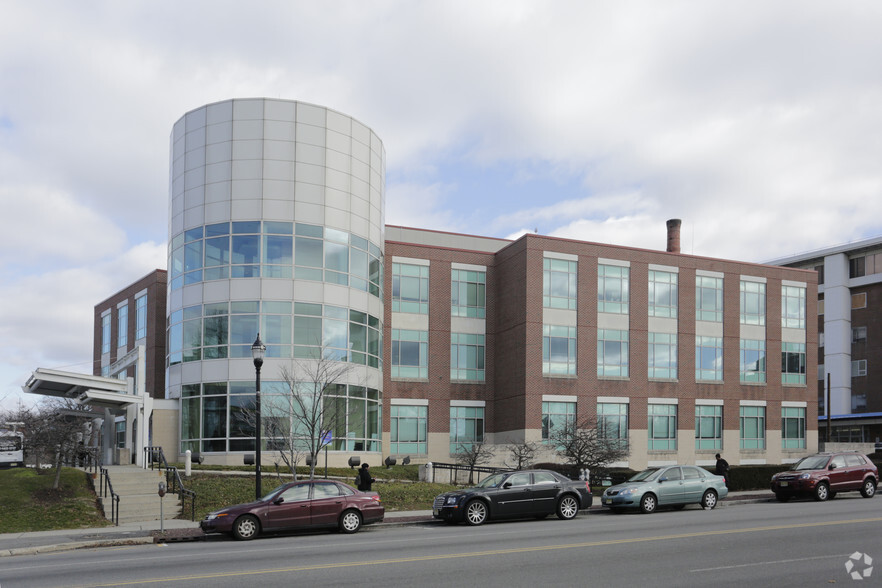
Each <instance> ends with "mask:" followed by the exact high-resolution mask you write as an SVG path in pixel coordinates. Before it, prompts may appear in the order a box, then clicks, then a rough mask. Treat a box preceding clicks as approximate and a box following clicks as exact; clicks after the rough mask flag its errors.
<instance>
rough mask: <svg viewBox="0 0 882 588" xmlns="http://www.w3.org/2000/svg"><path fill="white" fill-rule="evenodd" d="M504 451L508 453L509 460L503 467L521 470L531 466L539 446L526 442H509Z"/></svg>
mask: <svg viewBox="0 0 882 588" xmlns="http://www.w3.org/2000/svg"><path fill="white" fill-rule="evenodd" d="M506 449H508V452H509V459H507V460H505V465H506V466H508V467H510V468H512V469H515V470H523V469H525V468H528V467H530V466H531V465H532V464H533V460H534V459H535V458H536V453H538V452H539V444H538V443H533V442H527V441H522V442H520V443H514V442H511V441H509V443H508V445H506Z"/></svg>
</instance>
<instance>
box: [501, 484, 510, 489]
mask: <svg viewBox="0 0 882 588" xmlns="http://www.w3.org/2000/svg"><path fill="white" fill-rule="evenodd" d="M502 487H503V488H504V489H506V490H508V489H509V488H511V482H506V483H505V484H503V485H502Z"/></svg>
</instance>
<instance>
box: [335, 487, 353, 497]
mask: <svg viewBox="0 0 882 588" xmlns="http://www.w3.org/2000/svg"><path fill="white" fill-rule="evenodd" d="M337 488H338V489H339V490H340V494H342V495H343V496H351V495H353V494H355V492H354V491H353V490H352V488H350V487H349V486H337Z"/></svg>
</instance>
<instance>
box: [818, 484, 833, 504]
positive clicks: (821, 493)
mask: <svg viewBox="0 0 882 588" xmlns="http://www.w3.org/2000/svg"><path fill="white" fill-rule="evenodd" d="M829 498H830V486H828V485H827V483H826V482H821V483H820V484H818V485H817V486H815V500H817V501H818V502H824V501H825V500H827V499H829Z"/></svg>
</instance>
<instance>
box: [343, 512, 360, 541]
mask: <svg viewBox="0 0 882 588" xmlns="http://www.w3.org/2000/svg"><path fill="white" fill-rule="evenodd" d="M359 529H361V513H360V512H358V511H357V510H347V511H343V514H341V515H340V532H341V533H346V534H347V535H351V534H352V533H356V532H358V530H359Z"/></svg>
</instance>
